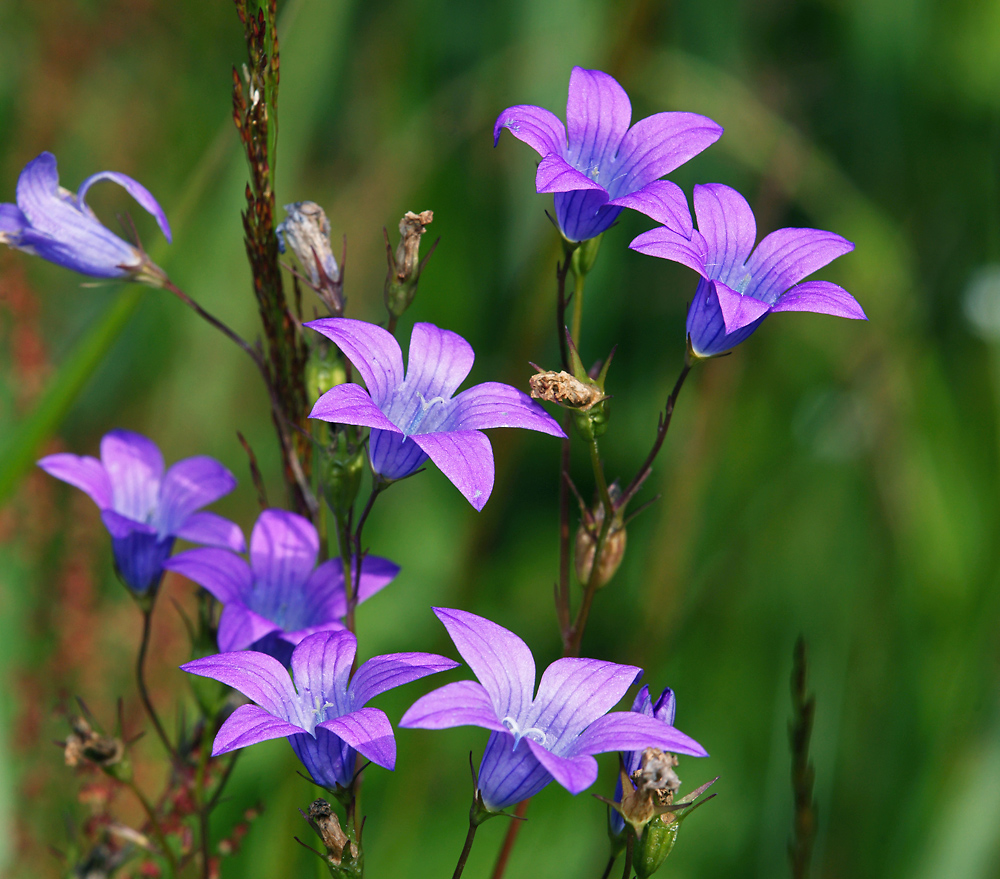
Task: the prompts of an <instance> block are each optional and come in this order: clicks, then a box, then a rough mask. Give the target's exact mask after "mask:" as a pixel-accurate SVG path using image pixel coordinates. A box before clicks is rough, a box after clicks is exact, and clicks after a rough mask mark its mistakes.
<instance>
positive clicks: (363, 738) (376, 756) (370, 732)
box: [317, 708, 396, 769]
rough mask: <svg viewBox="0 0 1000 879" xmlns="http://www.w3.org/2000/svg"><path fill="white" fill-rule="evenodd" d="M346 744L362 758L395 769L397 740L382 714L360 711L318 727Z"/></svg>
mask: <svg viewBox="0 0 1000 879" xmlns="http://www.w3.org/2000/svg"><path fill="white" fill-rule="evenodd" d="M317 726H318V727H321V728H322V729H325V730H329V731H330V732H332V733H333V734H334V735H335V736H337V737H338V738H340V739H342V740H343V741H345V742H346V743H347V744H348V745H350V746H351V747H352V748H354V750H356V751H357V752H358V753H359V754H361V755H362V756H363V757H365V758H367V759H368V760H371V761H372V763H377V764H378V765H379V766H383V767H385V768H386V769H395V767H396V740H395V738H393V735H392V724H390V723H389V718H388V717H386V715H385V712H384V711H380V710H379V709H378V708H361V709H359V710H358V711H352V712H351V713H350V714H344V715H341V716H340V717H335V718H333V719H332V720H324V721H323V722H322V723H319V724H317Z"/></svg>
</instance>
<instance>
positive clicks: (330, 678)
mask: <svg viewBox="0 0 1000 879" xmlns="http://www.w3.org/2000/svg"><path fill="white" fill-rule="evenodd" d="M357 646H358V642H357V639H356V638H355V637H354V635H352V634H351V633H350V632H348V631H346V630H341V631H337V632H317V633H315V634H313V635H309V636H308V637H306V638H303V639H302V640H301V641H300V642H299V644H298V646H296V648H295V650H294V651H292V660H291V666H292V675H293V676H294V678H295V686H292V680H291V678H289V676H288V671H287V670H286V669H285V667H284V666H283V665H282V664H281V663H280V662H278V660H277V659H275V658H274V657H273V656H268V655H267V654H264V653H256V652H254V651H252V650H241V651H238V652H236V653H220V654H217V655H216V656H206V657H203V658H202V659H196V660H194V661H193V662H189V663H187V664H185V665H182V666H181V668H182V669H183V670H184V671H186V672H190V673H191V674H196V675H201V676H202V677H206V678H213V679H214V680H217V681H221V682H222V683H224V684H228V685H229V686H230V687H234V688H235V689H237V690H239V691H240V692H241V693H243V695H244V696H246V697H247V698H249V699H250V700H251V701H252V702H254V703H256V704H254V705H242V706H240V707H239V708H237V709H236V710H235V711H234V712H233V713H232V714H231V715H230V716H229V717H228V719H227V720H226V722H225V723H223V724H222V728H221V729H220V730H219V732H218V734H217V735H216V737H215V744H214V745H213V747H212V756H213V757H214V756H216V755H218V754H225V753H226V752H228V751H234V750H236V749H237V748H245V747H246V746H247V745H255V744H257V743H258V742H265V741H267V740H268V739H277V738H281V737H282V736H287V738H288V741H289V743H290V744H291V746H292V750H294V751H295V753H296V755H297V756H298V758H299V759H300V760H301V761H302V764H303V766H305V768H306V771H307V772H308V773H309V775H310V776H311V777H312V779H313V781H315V782H316V784H318V785H320V786H322V787H326V788H335V787H338V786H339V787H342V788H343V787H348V786H349V785H350V783H351V781H352V780H353V778H354V771H355V763H356V757H357V753H360V754H361V755H362V756H363V757H364V758H365V759H367V760H371V761H372V763H377V764H378V765H379V766H384V767H385V768H386V769H393V768H394V767H395V765H396V740H395V739H394V738H393V735H392V726H391V725H390V723H389V718H388V717H386V715H385V712H384V711H381V710H379V709H378V708H366V707H365V705H366V704H367V703H368V701H369V700H370V699H372V698H373V697H375V696H377V695H378V694H379V693H384V692H385V691H386V690H391V689H392V688H393V687H399V686H401V685H403V684H407V683H409V682H410V681H415V680H418V679H419V678H422V677H424V676H426V675H429V674H434V673H435V672H439V671H447V670H448V669H450V668H454V667H455V666H456V665H458V663H457V662H454V661H452V660H450V659H446V658H445V657H444V656H437V655H435V654H433V653H390V654H387V655H385V656H375V657H373V658H372V659H369V660H368V661H367V662H366V663H364V664H363V665H362V666H361V667H360V668H359V669H358V670H357V671H356V672H355V673H354V676H353V677H351V666H352V665H353V664H354V655H355V653H356V652H357ZM356 752H357V753H356Z"/></svg>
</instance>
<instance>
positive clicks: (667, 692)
mask: <svg viewBox="0 0 1000 879" xmlns="http://www.w3.org/2000/svg"><path fill="white" fill-rule="evenodd" d="M632 711H635V712H636V713H637V714H643V715H645V716H646V717H653V718H655V719H656V720H659V721H660V722H661V723H665V724H667V726H673V725H674V715H675V713H676V711H677V700H676V699H675V698H674V691H673V690H671V689H670V687H667V688H666V689H664V691H663V692H662V693H660V698H659V699H657V700H656V704H655V705H654V704H653V701H652V699H650V697H649V687H647V686H646V685H645V684H643V686H642V688H641V689H640V690H639V692H638V693H637V694H636V697H635V701H634V702H633V703H632ZM621 759H622V766H623V767H624V769H625V774H626V775H627V776H629V777H630V778H631V776H632V774H633V773H634V772H635V771H636V770H637V769H638V768H639V767H640V766H641V765H642V749H639V750H634V751H623V752H622V755H621ZM622 793H623V790H622V777H621V773H620V772H619V773H618V782H617V784H616V786H615V802H616V803H620V802H621V801H622ZM610 821H611V830H612V832H613V833H616V834H617V833H621V832H622V830H624V829H625V819H624V818H622V816H621V813H620V812H618V811H616V810H614V809H612V810H611V812H610Z"/></svg>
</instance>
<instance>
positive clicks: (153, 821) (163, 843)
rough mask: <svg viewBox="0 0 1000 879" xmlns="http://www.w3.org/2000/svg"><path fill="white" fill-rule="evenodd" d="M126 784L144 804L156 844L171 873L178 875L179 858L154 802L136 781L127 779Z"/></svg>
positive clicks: (143, 807)
mask: <svg viewBox="0 0 1000 879" xmlns="http://www.w3.org/2000/svg"><path fill="white" fill-rule="evenodd" d="M125 784H126V786H127V787H128V789H129V790H130V791H132V793H133V794H135V798H136V799H137V800H138V801H139V803H140V804H141V805H142V809H143V811H144V812H145V813H146V817H147V818H148V819H149V829H150V832H151V833H152V834H153V837H154V838H155V839H156V844H157V845H158V846H159V847H160V850H161V852H162V854H163V857H164V858H165V859H166V861H167V866H168V868H169V869H170V875H171V876H174V877H176V876H177V858H176V857H174V853H173V851H171V849H170V846H169V845H167V837H166V836H165V835H164V833H163V828H162V827H160V822H159V821H158V820H157V818H156V810H155V809H154V808H153V804H152V803H150V802H149V800H147V799H146V795H145V794H144V793H143V792H142V790H141V789H140V787H139V785H137V784H136V783H135V782H134V781H127V782H125Z"/></svg>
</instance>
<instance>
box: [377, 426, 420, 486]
mask: <svg viewBox="0 0 1000 879" xmlns="http://www.w3.org/2000/svg"><path fill="white" fill-rule="evenodd" d="M368 457H369V460H370V461H371V464H372V470H374V471H375V472H376V473H378V474H379V475H380V476H384V477H385V478H386V479H403V478H404V477H406V476H410V475H411V474H413V473H416V472H417V470H419V469H420V468H421V467H422V466H423V464H424V462H425V461H426V460H427V454H426V453H425V452H424V450H423V449H421V448H420V446H418V445H417V444H416V443H415V442H414V441H413V440H412V439H410V438H409V437H405V436H403V434H402V433H401V432H400V431H399V430H398V429H397V428H395V427H394V428H393V429H392V430H391V431H389V430H377V429H375V428H372V432H371V434H370V435H369V437H368Z"/></svg>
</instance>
